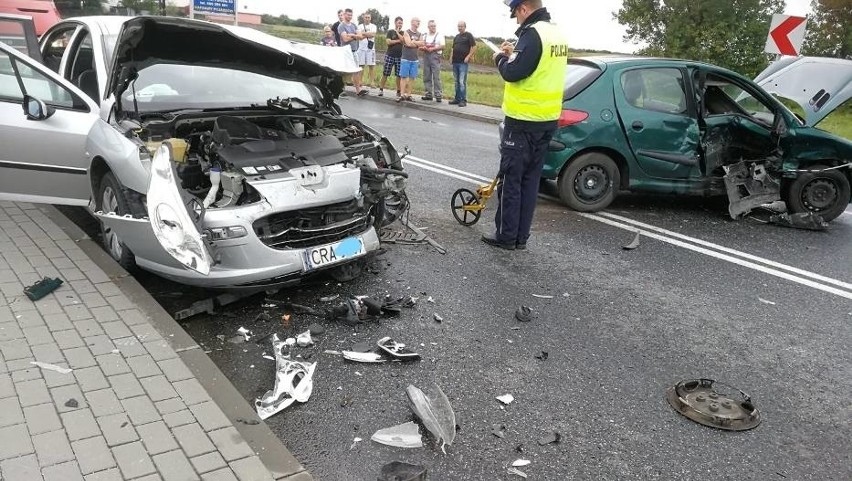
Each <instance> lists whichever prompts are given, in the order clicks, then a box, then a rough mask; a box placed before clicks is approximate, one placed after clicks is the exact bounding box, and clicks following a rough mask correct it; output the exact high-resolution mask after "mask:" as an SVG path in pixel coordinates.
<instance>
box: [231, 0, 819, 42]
mask: <svg viewBox="0 0 852 481" xmlns="http://www.w3.org/2000/svg"><path fill="white" fill-rule="evenodd" d="M239 5H240V11H243V12H252V13H268V14H271V15H288V16H289V17H290V18H303V19H306V20H311V21H315V22H325V23H333V22H334V21H335V20H336V17H337V10H338V9H340V8H351V9H353V10H354V11H355V12H356V13H357V12H361V11H364V10H366V9H368V8H376V9H378V10H379V12H381V13H382V15H389V16H390V17H391V18H393V17H395V16H397V15H399V16H401V17H403V18H405V22H406V23H405V25H406V26H408V20H409V19H410V18H411V17H412V16H418V17H420V20H422V21H423V28H424V29H425V23H426V20H429V19H434V20H435V21H436V22H437V23H438V29H439V30H442V31H443V32H444V34H445V35H455V34H456V33H458V32H457V31H456V22H458V20H465V21H466V22H467V25H468V30H469V31H470V32H471V33H473V34H474V35H477V36H486V37H487V36H495V37H509V36H512V34H513V33H514V31H515V29H516V28H517V24H516V23H515V20H514V19H510V18H509V14H508V10H509V9H508V8H507V7H506V6H505V5H504V4H503V2H502V0H468V1H465V0H430V1H424V2H420V1H411V0H306V1H297V0H239ZM544 5H545V6H546V7H547V9H548V10H549V11H550V12H551V13H552V14H553V17H554V20H555V21H556V23H558V24H559V25H560V26H561V27H562V29H564V30H565V33H566V35H567V36H568V42H569V45H570V46H571V47H572V48H588V49H601V50H611V51H614V52H625V53H630V52H633V51H634V50H635V49H636V46H635V45H633V44H630V43H625V42H624V40H623V39H622V37H623V35H624V29H623V28H622V27H621V25H619V24H618V22H617V21H615V20H613V19H612V13H613V12H614V11H616V10H618V8H619V7H620V6H621V0H586V1H581V0H544ZM809 5H810V0H787V10H786V12H785V13H788V14H792V15H805V14H807V13H808V12H809V10H810V8H809ZM766 27H767V33H768V29H769V23H768V21H767V26H766Z"/></svg>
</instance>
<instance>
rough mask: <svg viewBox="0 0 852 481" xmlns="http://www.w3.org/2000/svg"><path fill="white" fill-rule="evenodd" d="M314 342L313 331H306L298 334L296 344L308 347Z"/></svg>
mask: <svg viewBox="0 0 852 481" xmlns="http://www.w3.org/2000/svg"><path fill="white" fill-rule="evenodd" d="M313 343H314V340H313V339H311V331H305V332H303V333H301V334H299V335H298V336H296V344H298V345H299V347H308V346H310V345H313Z"/></svg>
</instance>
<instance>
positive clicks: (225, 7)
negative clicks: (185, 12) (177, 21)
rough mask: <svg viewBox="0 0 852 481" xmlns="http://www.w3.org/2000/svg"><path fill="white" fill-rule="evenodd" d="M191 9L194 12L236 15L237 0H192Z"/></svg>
mask: <svg viewBox="0 0 852 481" xmlns="http://www.w3.org/2000/svg"><path fill="white" fill-rule="evenodd" d="M192 9H193V11H194V13H202V14H205V13H212V14H216V15H236V14H237V0H192Z"/></svg>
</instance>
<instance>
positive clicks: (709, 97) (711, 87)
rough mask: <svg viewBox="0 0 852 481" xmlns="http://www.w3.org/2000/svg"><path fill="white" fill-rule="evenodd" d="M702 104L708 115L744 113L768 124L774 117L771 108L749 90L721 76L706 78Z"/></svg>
mask: <svg viewBox="0 0 852 481" xmlns="http://www.w3.org/2000/svg"><path fill="white" fill-rule="evenodd" d="M704 104H705V109H706V111H707V114H708V115H730V114H745V115H748V116H750V117H752V118H754V119H755V120H758V121H760V122H762V123H764V124H768V125H772V121H773V119H774V117H775V112H774V111H773V110H772V108H770V107H769V106H768V105H766V104H765V103H763V102H762V101H760V100H758V99H757V98H755V97H754V95H752V94H751V92H749V91H747V90H745V89H743V88H742V87H740V86H739V85H736V84H734V83H732V82H730V81H728V80H727V79H723V78H721V77H710V78H709V79H708V81H707V89H706V91H705V93H704Z"/></svg>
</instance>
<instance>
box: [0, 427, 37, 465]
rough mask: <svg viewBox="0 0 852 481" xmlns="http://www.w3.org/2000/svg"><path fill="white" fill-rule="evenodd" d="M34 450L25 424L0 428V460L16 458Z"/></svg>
mask: <svg viewBox="0 0 852 481" xmlns="http://www.w3.org/2000/svg"><path fill="white" fill-rule="evenodd" d="M34 452H35V450H34V449H33V443H32V441H31V438H30V433H29V431H27V425H26V424H16V425H14V426H6V427H4V428H0V460H3V459H9V458H17V457H18V456H23V455H25V454H32V453H34Z"/></svg>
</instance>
